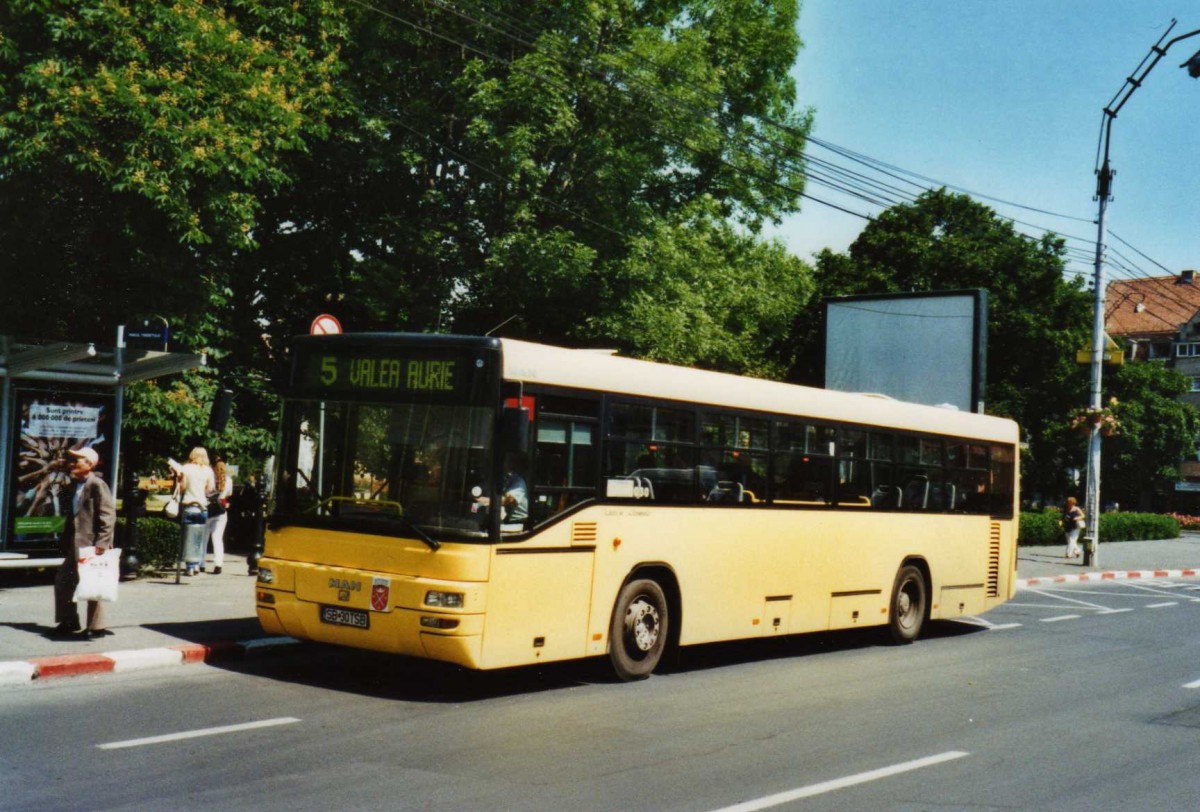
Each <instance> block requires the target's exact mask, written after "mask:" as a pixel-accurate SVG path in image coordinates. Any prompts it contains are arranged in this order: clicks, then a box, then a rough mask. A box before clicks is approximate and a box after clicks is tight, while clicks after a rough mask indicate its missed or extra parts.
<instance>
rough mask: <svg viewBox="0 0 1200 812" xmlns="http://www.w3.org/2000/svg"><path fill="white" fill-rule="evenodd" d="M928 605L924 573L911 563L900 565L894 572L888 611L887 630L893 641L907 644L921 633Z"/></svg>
mask: <svg viewBox="0 0 1200 812" xmlns="http://www.w3.org/2000/svg"><path fill="white" fill-rule="evenodd" d="M928 605H929V597H928V589H927V588H926V586H925V576H924V574H923V573H922V572H921V570H920V569H919V568H917V567H914V566H913V565H912V564H906V565H905V566H903V567H901V568H900V571H899V572H898V573H896V583H895V585H894V586H893V587H892V604H891V609H890V611H889V612H888V631H889V632H891V635H892V641H893V642H895V643H896V644H898V645H907V644H909V643H911V642H913V641H914V640H916V639H917V638H918V637H919V636H920V635H921V626H923V625H924V623H925V614H926V611H927V607H928Z"/></svg>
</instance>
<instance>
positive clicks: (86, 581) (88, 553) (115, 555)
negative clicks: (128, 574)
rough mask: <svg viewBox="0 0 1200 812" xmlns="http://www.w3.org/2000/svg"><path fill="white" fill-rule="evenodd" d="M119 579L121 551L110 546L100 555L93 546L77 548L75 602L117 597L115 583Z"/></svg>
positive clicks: (111, 599) (111, 600) (109, 600)
mask: <svg viewBox="0 0 1200 812" xmlns="http://www.w3.org/2000/svg"><path fill="white" fill-rule="evenodd" d="M120 580H121V551H120V550H119V549H117V548H116V547H110V548H109V549H108V550H106V551H105V552H103V553H101V554H100V555H97V554H96V548H95V547H80V548H79V585H78V586H76V587H75V597H74V598H73V600H74V601H75V603H81V602H83V601H108V602H110V603H111V602H114V601H116V599H117V584H118V583H119V582H120Z"/></svg>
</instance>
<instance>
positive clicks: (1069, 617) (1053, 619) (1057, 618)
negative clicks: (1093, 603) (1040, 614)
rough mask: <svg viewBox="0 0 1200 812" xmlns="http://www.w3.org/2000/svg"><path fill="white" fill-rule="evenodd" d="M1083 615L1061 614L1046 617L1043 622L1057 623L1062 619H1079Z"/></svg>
mask: <svg viewBox="0 0 1200 812" xmlns="http://www.w3.org/2000/svg"><path fill="white" fill-rule="evenodd" d="M1081 617H1083V615H1059V616H1058V617H1044V618H1042V622H1043V623H1057V622H1058V621H1060V620H1079V618H1081Z"/></svg>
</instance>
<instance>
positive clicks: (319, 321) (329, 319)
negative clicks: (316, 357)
mask: <svg viewBox="0 0 1200 812" xmlns="http://www.w3.org/2000/svg"><path fill="white" fill-rule="evenodd" d="M308 332H309V334H310V335H314V336H330V335H336V334H338V333H340V332H342V324H341V322H339V321H338V320H337V319H336V318H335V317H333V316H331V315H329V314H328V313H322V314H321V315H319V316H317V317H316V318H315V319H313V323H312V326H311V327H309V328H308Z"/></svg>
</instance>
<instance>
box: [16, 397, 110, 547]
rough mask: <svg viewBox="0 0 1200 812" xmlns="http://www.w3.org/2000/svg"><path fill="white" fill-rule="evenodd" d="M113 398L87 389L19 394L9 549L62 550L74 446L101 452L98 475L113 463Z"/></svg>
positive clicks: (68, 508)
mask: <svg viewBox="0 0 1200 812" xmlns="http://www.w3.org/2000/svg"><path fill="white" fill-rule="evenodd" d="M112 413H113V397H112V396H111V395H102V394H94V393H84V392H65V391H54V390H34V389H25V390H19V391H18V392H17V398H16V409H15V414H16V418H17V421H18V425H17V435H18V439H17V444H16V448H15V449H14V451H13V459H12V470H11V471H10V479H9V481H10V482H11V483H12V490H11V492H10V493H9V494H7V496H8V498H9V500H10V501H9V514H8V515H10V516H12V534H11V535H10V536H9V538H10V539H11V544H10V549H13V550H14V551H21V550H22V549H23V548H26V547H37V548H47V549H57V541H58V539H59V537H60V534H61V533H62V530H63V528H64V527H65V525H66V517H67V514H68V513H69V512H70V505H69V504H68V503H67V499H68V497H69V496H70V494H71V487H72V482H71V473H70V471H71V461H72V457H71V456H70V454H68V452H69V451H71V450H73V449H79V448H83V447H85V446H91V447H92V448H95V449H96V452H97V453H98V454H99V455H100V466H99V468H98V469H97V471H96V472H97V474H99V475H101V476H105V475H106V472H107V471H108V470H109V466H110V465H111V463H112V453H113V451H112V447H111V446H112V436H113V426H112Z"/></svg>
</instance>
